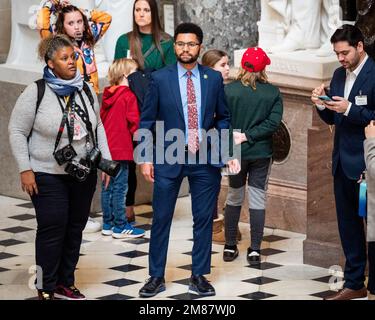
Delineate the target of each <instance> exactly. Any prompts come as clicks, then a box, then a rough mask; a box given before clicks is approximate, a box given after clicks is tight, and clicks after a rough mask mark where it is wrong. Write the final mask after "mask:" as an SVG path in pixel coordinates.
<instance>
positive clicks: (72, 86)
mask: <svg viewBox="0 0 375 320" xmlns="http://www.w3.org/2000/svg"><path fill="white" fill-rule="evenodd" d="M43 79H44V80H45V81H46V83H47V84H48V86H49V87H50V88H51V89H52V91H54V92H55V93H56V94H57V95H59V96H70V95H71V94H72V93H73V92H75V91H77V90H78V91H81V90H82V89H83V80H82V76H81V73H80V72H79V70H78V69H77V73H76V76H75V77H74V78H73V79H71V80H64V79H61V78H57V77H56V76H55V75H54V73H53V71H52V70H51V69H50V68H48V66H46V67H45V68H44V72H43Z"/></svg>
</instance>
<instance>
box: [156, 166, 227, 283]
mask: <svg viewBox="0 0 375 320" xmlns="http://www.w3.org/2000/svg"><path fill="white" fill-rule="evenodd" d="M184 177H188V181H189V185H190V191H191V200H192V213H193V222H194V225H193V238H194V245H193V252H192V274H193V275H204V274H208V273H210V269H211V244H212V212H213V210H214V206H216V202H217V197H218V194H219V190H220V181H221V173H220V168H216V167H213V166H210V165H203V164H194V165H184V166H183V169H182V172H181V173H180V175H179V176H178V177H176V178H167V177H163V176H160V175H159V174H158V171H157V170H155V182H154V192H153V193H154V196H153V204H152V205H153V210H154V214H153V221H152V227H151V239H150V255H149V266H150V270H149V273H150V276H154V277H164V272H165V265H166V260H167V251H168V242H169V232H170V227H171V223H172V218H173V213H174V210H175V205H176V200H177V196H178V193H179V190H180V185H181V182H182V179H183V178H184Z"/></svg>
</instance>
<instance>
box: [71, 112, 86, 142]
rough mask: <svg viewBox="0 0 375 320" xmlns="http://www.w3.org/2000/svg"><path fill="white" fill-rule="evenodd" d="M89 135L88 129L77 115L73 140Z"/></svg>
mask: <svg viewBox="0 0 375 320" xmlns="http://www.w3.org/2000/svg"><path fill="white" fill-rule="evenodd" d="M86 136H87V131H86V128H85V126H84V125H83V123H82V122H81V120H80V119H77V116H75V118H74V135H73V140H81V139H82V138H84V137H86Z"/></svg>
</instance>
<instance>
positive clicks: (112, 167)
mask: <svg viewBox="0 0 375 320" xmlns="http://www.w3.org/2000/svg"><path fill="white" fill-rule="evenodd" d="M89 161H90V163H91V164H92V166H93V167H94V168H98V169H100V170H102V171H103V172H105V173H106V174H108V175H110V176H111V177H115V176H117V174H118V173H119V171H120V169H121V167H120V164H119V163H118V162H116V161H112V160H107V159H104V158H102V154H101V152H100V151H99V149H98V148H93V149H92V150H91V152H90V154H89Z"/></svg>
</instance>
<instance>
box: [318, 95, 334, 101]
mask: <svg viewBox="0 0 375 320" xmlns="http://www.w3.org/2000/svg"><path fill="white" fill-rule="evenodd" d="M318 99H319V100H322V101H332V99H331V98H330V97H328V96H319V97H318Z"/></svg>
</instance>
